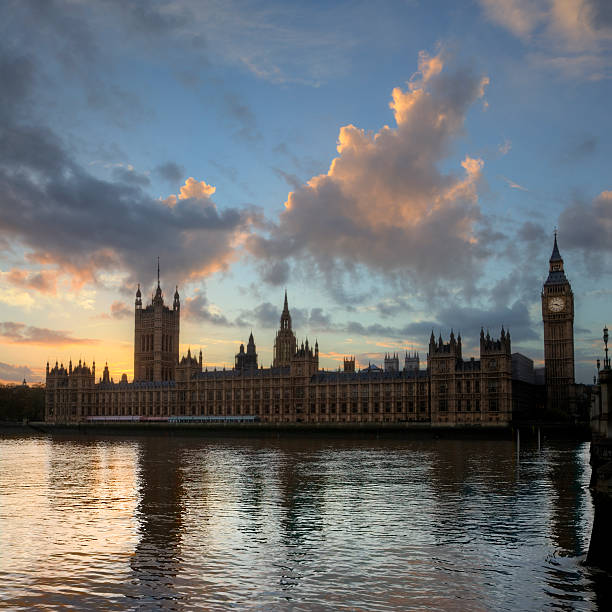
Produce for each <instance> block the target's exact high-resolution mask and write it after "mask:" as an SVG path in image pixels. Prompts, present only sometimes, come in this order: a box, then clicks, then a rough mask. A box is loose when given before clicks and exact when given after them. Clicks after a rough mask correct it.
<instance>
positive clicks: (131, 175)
mask: <svg viewBox="0 0 612 612" xmlns="http://www.w3.org/2000/svg"><path fill="white" fill-rule="evenodd" d="M113 178H114V179H115V180H116V181H119V182H122V183H128V184H132V185H141V186H143V187H148V186H149V185H150V184H151V180H150V179H149V177H148V176H147V175H146V174H141V173H140V172H136V170H134V166H132V165H130V164H128V165H127V166H123V165H121V166H117V167H115V168H113Z"/></svg>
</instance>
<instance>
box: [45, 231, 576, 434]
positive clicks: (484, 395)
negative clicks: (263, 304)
mask: <svg viewBox="0 0 612 612" xmlns="http://www.w3.org/2000/svg"><path fill="white" fill-rule="evenodd" d="M541 298H542V316H543V323H544V353H545V368H546V392H547V396H548V401H549V402H556V403H558V404H563V402H566V401H567V398H568V396H569V395H571V392H570V389H571V386H572V385H573V383H574V343H573V315H574V309H573V293H572V291H571V287H570V284H569V281H568V280H567V278H566V276H565V273H564V269H563V260H562V258H561V256H560V254H559V249H558V246H557V238H556V235H555V242H554V246H553V252H552V255H551V258H550V261H549V275H548V279H547V280H546V282H545V283H544V286H543V288H542V294H541ZM180 312H181V305H180V296H179V293H178V287H177V289H176V291H175V293H174V296H173V301H172V307H170V306H169V305H166V303H165V300H164V295H163V292H162V289H161V285H160V281H159V268H158V282H157V288H156V291H155V293H154V295H153V297H152V300H151V303H149V304H147V305H146V306H144V307H143V303H142V294H141V291H140V286H139V287H138V290H137V291H136V300H135V312H134V380H133V381H132V382H129V381H128V379H127V376H126V375H125V374H124V375H123V376H122V378H121V380H120V381H119V382H114V381H113V380H111V378H110V375H109V370H108V367H107V366H106V367H105V368H104V369H103V372H102V376H101V377H100V378H99V379H98V381H97V382H96V368H95V362H94V363H93V364H92V365H91V366H88V365H86V364H85V363H81V361H79V363H78V364H77V365H75V366H74V367H73V365H72V363H69V365H68V367H67V368H66V367H64V366H63V364H60V365H58V363H57V362H56V363H55V365H54V366H53V367H52V368H50V367H49V364H48V363H47V369H46V397H45V420H46V421H47V422H48V423H60V424H61V423H66V424H68V423H81V422H88V421H89V422H92V421H93V422H96V421H105V420H110V421H185V422H210V421H213V422H214V421H222V422H227V421H256V422H262V423H270V424H283V423H285V424H288V423H310V424H326V423H328V424H332V423H334V424H335V423H354V424H367V423H403V424H411V423H413V424H417V423H418V424H423V425H427V424H429V425H431V426H448V427H471V426H489V427H504V426H507V425H509V424H510V422H511V420H512V417H513V414H512V411H513V398H512V393H513V391H512V389H513V376H516V373H514V374H513V369H515V368H514V365H515V364H514V357H515V356H514V355H513V354H512V351H511V340H510V332H509V331H506V330H505V329H504V328H503V326H502V327H501V329H500V333H499V335H498V336H496V337H492V336H491V335H490V333H489V332H488V331H487V332H486V333H485V331H484V330H483V329H482V330H481V332H480V354H479V355H478V358H475V357H470V358H464V356H463V352H462V340H461V336H460V335H457V336H455V334H454V333H453V332H452V331H451V333H450V336H449V337H448V339H443V338H442V336H441V335H439V336H438V338H436V337H435V336H434V333H433V331H432V333H431V336H430V338H429V348H428V353H427V362H426V364H423V366H424V367H422V365H421V362H420V356H419V355H418V353H406V354H405V355H404V356H403V360H402V361H403V364H402V363H400V356H398V355H397V354H394V355H386V356H385V359H384V364H383V367H378V366H376V365H369V366H368V367H367V368H365V369H360V370H357V369H356V368H355V359H354V358H353V357H347V358H345V359H344V367H343V369H342V370H338V371H331V370H323V369H320V368H319V346H318V343H317V342H315V344H314V346H312V345H311V344H309V343H308V340H306V341H305V342H302V343H300V344H299V345H298V342H297V340H296V335H295V332H294V330H293V327H292V321H291V313H290V310H289V303H288V299H287V292H286V291H285V300H284V305H283V310H282V314H281V316H280V321H279V328H278V330H277V332H276V337H275V340H274V351H273V363H272V365H271V367H268V368H263V367H261V366H260V365H259V364H258V355H257V348H256V345H255V340H254V337H253V334H252V333H251V335H250V337H249V340H248V343H247V346H246V348H245V346H244V345H241V346H240V349H239V352H238V353H237V354H236V357H235V365H234V367H233V368H232V369H223V370H221V369H217V368H215V369H209V368H205V367H204V363H203V356H202V352H201V351H200V352H199V354H198V355H192V354H191V351H188V352H187V355H185V356H182V357H181V356H180V355H179V331H180ZM515 355H517V354H515ZM520 357H522V358H523V360H525V359H527V358H525V357H523V356H520ZM527 361H530V360H527ZM531 367H532V370H533V362H531Z"/></svg>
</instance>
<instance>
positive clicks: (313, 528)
mask: <svg viewBox="0 0 612 612" xmlns="http://www.w3.org/2000/svg"><path fill="white" fill-rule="evenodd" d="M0 457H1V459H2V460H1V461H0V524H1V525H2V531H1V535H0V537H1V543H2V546H1V548H0V581H1V583H2V584H3V589H2V591H1V592H0V602H1V604H2V605H6V606H9V607H11V608H14V609H32V608H36V609H44V608H45V607H48V608H57V607H67V608H71V607H72V608H91V609H108V610H114V609H116V610H123V609H133V610H137V609H146V610H148V609H156V608H157V609H177V610H183V609H193V608H197V607H200V608H203V609H207V610H227V609H231V608H237V609H252V610H285V609H291V610H312V609H320V610H342V609H344V610H381V611H383V610H398V609H414V610H418V609H427V610H491V609H495V610H517V609H519V610H520V609H524V610H531V609H547V608H548V609H552V608H557V609H558V608H561V609H578V610H594V609H596V608H597V601H596V598H597V596H598V592H597V590H596V589H597V576H595V577H594V576H593V575H592V574H591V573H590V571H589V570H587V569H585V568H584V567H583V566H582V565H581V562H582V561H583V559H584V552H585V550H586V547H587V545H588V537H589V529H590V523H591V520H592V507H591V500H590V494H589V493H588V490H587V489H586V486H587V485H588V475H589V471H588V448H587V447H586V446H585V445H582V444H575V443H564V444H557V445H555V444H549V445H547V446H545V447H544V448H543V449H542V450H541V451H538V450H537V449H536V448H531V447H529V445H528V444H523V446H522V448H521V454H520V460H519V461H518V462H517V457H516V449H515V447H514V445H513V444H512V443H508V442H504V441H495V442H486V441H477V442H475V441H430V440H428V441H409V442H398V441H393V440H389V441H385V440H382V441H381V440H378V441H363V440H355V441H348V442H347V441H330V440H317V439H309V440H307V439H298V438H292V439H291V440H286V441H283V440H274V441H270V440H257V439H249V440H212V441H205V440H197V439H192V438H189V439H181V438H171V439H166V438H161V437H159V438H155V437H151V438H142V439H136V440H114V441H104V440H95V439H93V440H92V439H87V440H85V439H82V440H79V439H73V440H68V439H65V440H52V439H49V438H43V437H29V438H28V437H24V438H12V439H10V440H9V439H0ZM601 582H602V581H601V579H599V583H601Z"/></svg>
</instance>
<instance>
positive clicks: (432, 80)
mask: <svg viewBox="0 0 612 612" xmlns="http://www.w3.org/2000/svg"><path fill="white" fill-rule="evenodd" d="M445 63H446V58H445V56H444V54H443V53H440V54H438V55H436V56H433V57H431V56H429V55H428V54H427V53H425V52H422V53H421V54H420V55H419V60H418V71H417V72H416V73H415V75H413V77H412V79H411V80H410V81H409V82H408V86H407V88H406V89H401V88H399V87H396V88H395V89H394V90H393V92H392V94H391V102H390V108H391V109H392V110H393V114H394V118H395V122H396V126H395V127H389V126H387V125H385V126H383V127H382V128H381V129H380V130H379V131H378V132H368V131H365V130H363V129H361V128H359V127H356V126H355V125H352V124H349V125H346V126H343V127H341V128H340V130H339V135H338V142H337V151H338V155H337V156H336V157H335V158H334V159H333V160H332V162H331V164H330V166H329V170H328V172H327V173H326V174H320V175H317V176H314V177H312V178H311V179H310V180H308V181H307V182H306V183H305V184H304V185H302V186H300V187H298V188H297V189H295V190H294V191H292V192H290V193H289V195H288V197H287V201H286V202H285V209H284V210H283V212H282V213H281V214H280V219H279V225H278V228H277V229H275V230H274V231H273V232H272V235H271V237H270V239H269V240H265V239H261V238H260V237H251V238H249V240H248V241H247V245H248V248H250V249H251V250H252V251H253V252H254V253H255V254H257V255H259V256H264V257H265V256H266V255H267V256H268V257H269V258H270V260H273V259H275V260H278V259H279V257H295V258H296V259H298V258H300V257H301V258H302V259H303V257H302V255H303V254H307V255H309V256H311V257H312V259H314V261H315V263H318V264H319V265H320V267H321V269H327V270H329V267H330V265H332V266H333V264H334V262H348V263H349V265H354V264H356V263H362V264H365V265H367V266H369V267H375V268H378V269H380V270H382V271H384V272H386V273H396V272H398V271H400V270H401V273H402V274H407V275H412V276H413V277H414V278H418V279H419V280H422V281H425V282H426V283H430V282H432V279H434V278H437V279H442V278H447V279H455V280H463V279H459V278H458V276H457V271H458V270H460V271H461V273H462V274H463V275H464V278H465V276H467V275H470V273H471V272H472V271H473V269H474V266H475V265H476V258H477V256H478V255H477V252H476V246H477V242H478V240H477V236H476V233H475V231H474V230H475V224H476V222H477V221H478V220H479V217H480V212H479V208H478V193H477V187H478V184H479V182H480V180H481V177H482V168H483V161H482V160H481V159H478V158H474V157H471V156H469V155H466V156H465V157H464V158H463V160H462V161H461V162H459V164H457V165H458V166H459V167H460V168H461V170H459V171H458V172H455V173H449V174H444V173H442V172H441V170H440V166H441V162H442V161H443V160H445V158H446V157H447V155H448V151H449V149H450V144H451V142H452V141H453V140H454V139H455V137H456V136H457V135H459V134H460V133H461V132H462V129H463V125H464V121H465V117H466V113H467V111H468V109H469V108H470V106H471V104H472V103H474V102H475V101H476V100H478V99H480V98H482V96H483V95H484V91H485V87H486V85H487V83H488V78H487V77H483V76H475V75H473V74H472V73H471V71H467V70H456V71H452V70H451V71H448V70H447V69H446V66H445ZM451 63H452V62H451ZM449 261H453V265H451V266H449V265H448V263H449Z"/></svg>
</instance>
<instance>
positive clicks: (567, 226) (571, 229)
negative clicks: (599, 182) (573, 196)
mask: <svg viewBox="0 0 612 612" xmlns="http://www.w3.org/2000/svg"><path fill="white" fill-rule="evenodd" d="M559 234H560V236H562V238H563V245H564V246H567V247H568V248H574V249H578V250H580V251H582V254H583V256H585V258H587V259H589V261H591V262H592V263H597V264H598V266H600V265H602V262H601V261H600V259H599V255H601V254H609V253H612V191H602V192H601V193H600V194H599V195H598V196H597V197H596V198H594V199H593V200H592V201H591V202H585V201H583V200H576V201H575V202H573V203H572V204H570V205H569V206H567V207H566V208H565V209H564V210H563V212H562V213H561V215H560V217H559Z"/></svg>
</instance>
